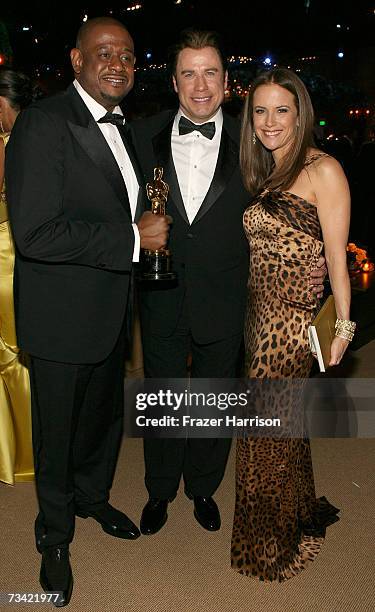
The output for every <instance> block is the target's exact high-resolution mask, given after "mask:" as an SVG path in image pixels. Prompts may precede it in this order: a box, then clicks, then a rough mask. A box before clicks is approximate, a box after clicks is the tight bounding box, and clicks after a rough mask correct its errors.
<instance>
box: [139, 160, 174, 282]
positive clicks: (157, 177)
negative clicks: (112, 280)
mask: <svg viewBox="0 0 375 612" xmlns="http://www.w3.org/2000/svg"><path fill="white" fill-rule="evenodd" d="M162 177H163V168H161V167H159V166H158V167H156V168H154V180H153V181H151V182H150V183H147V184H146V192H147V197H148V199H149V200H150V202H151V212H152V214H153V215H165V205H166V202H167V199H168V192H169V185H168V184H167V183H166V182H165V181H163V179H162ZM175 278H176V274H175V272H173V271H172V269H171V253H170V251H169V250H168V249H166V248H164V247H163V248H161V249H157V250H156V251H152V250H151V249H142V251H141V271H140V274H139V279H140V280H142V281H146V280H152V281H157V280H164V281H165V280H175Z"/></svg>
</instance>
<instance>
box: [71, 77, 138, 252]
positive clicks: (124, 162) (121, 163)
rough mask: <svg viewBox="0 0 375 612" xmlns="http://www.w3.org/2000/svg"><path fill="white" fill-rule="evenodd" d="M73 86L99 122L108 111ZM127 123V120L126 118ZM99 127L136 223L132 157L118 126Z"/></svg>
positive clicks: (136, 229)
mask: <svg viewBox="0 0 375 612" xmlns="http://www.w3.org/2000/svg"><path fill="white" fill-rule="evenodd" d="M73 85H74V87H75V88H76V90H77V92H78V93H79V95H80V96H81V98H82V100H83V102H84V103H85V105H86V106H87V108H88V109H89V111H90V113H91V114H92V116H93V117H94V119H95V121H98V120H99V119H101V118H102V117H104V115H105V114H106V113H107V109H106V108H104V106H102V105H101V104H99V103H98V102H97V101H96V100H94V98H92V97H91V96H90V95H89V94H88V93H87V91H86V90H85V89H83V87H82V85H80V83H78V81H76V80H75V81H73ZM113 112H114V113H118V114H119V115H122V114H123V113H122V110H121V108H120V107H119V106H116V107H115V108H114V109H113ZM124 123H125V118H124ZM98 127H99V129H100V131H101V133H102V134H103V136H104V138H105V139H106V141H107V144H108V146H109V148H110V149H111V151H112V153H113V156H114V158H115V160H116V162H117V165H118V167H119V169H120V172H121V174H122V178H123V179H124V183H125V185H126V189H127V192H128V197H129V204H130V211H131V215H132V220H133V221H134V217H135V211H136V208H137V199H138V192H139V185H138V181H137V177H136V174H135V172H134V168H133V165H132V163H131V161H130V157H129V155H128V152H127V150H126V148H125V145H124V143H123V141H122V138H121V136H120V134H119V131H118V129H117V126H116V125H113V124H112V123H98ZM133 231H134V238H135V241H134V250H133V261H134V262H138V261H139V249H140V237H139V231H138V227H137V226H136V224H135V223H133Z"/></svg>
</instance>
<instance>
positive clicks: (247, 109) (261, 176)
mask: <svg viewBox="0 0 375 612" xmlns="http://www.w3.org/2000/svg"><path fill="white" fill-rule="evenodd" d="M270 84H276V85H280V87H284V89H287V90H288V91H290V93H291V94H292V95H293V97H294V101H295V104H296V107H297V112H298V123H299V125H298V128H297V129H296V136H295V139H294V140H293V142H292V144H291V146H290V148H289V150H288V152H287V155H286V156H285V158H284V159H283V162H282V164H281V165H280V166H279V167H278V168H276V166H275V164H274V160H273V156H272V153H271V151H269V150H268V149H266V148H265V147H264V146H263V145H262V143H261V142H260V141H259V139H258V138H256V142H255V144H254V142H253V134H254V124H253V100H254V93H255V91H256V90H257V88H258V87H260V86H261V85H270ZM313 128H314V110H313V107H312V103H311V99H310V96H309V94H308V91H307V89H306V87H305V85H304V83H303V82H302V81H301V79H300V78H299V77H298V76H297V75H296V74H295V73H294V72H293V71H292V70H287V69H286V68H275V69H274V70H269V71H267V72H263V73H262V74H260V75H259V76H257V77H256V79H255V80H254V81H253V83H252V84H251V87H250V90H249V94H248V96H247V99H246V102H245V105H244V109H243V114H242V127H241V144H240V164H241V171H242V176H243V181H244V184H245V186H246V188H247V189H248V191H249V192H250V193H251V194H252V195H255V194H257V193H259V191H260V190H261V189H262V188H265V187H268V188H270V189H283V190H287V189H289V187H291V185H293V183H294V182H295V181H296V179H297V177H298V175H299V174H300V173H301V172H302V169H303V167H304V164H305V161H306V155H307V150H308V148H309V147H312V146H314V137H313Z"/></svg>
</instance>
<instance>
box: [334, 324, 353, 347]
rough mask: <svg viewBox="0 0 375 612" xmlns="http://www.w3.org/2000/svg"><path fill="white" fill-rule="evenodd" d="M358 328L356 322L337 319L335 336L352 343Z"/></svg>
mask: <svg viewBox="0 0 375 612" xmlns="http://www.w3.org/2000/svg"><path fill="white" fill-rule="evenodd" d="M356 327H357V325H356V323H354V321H348V320H347V319H336V323H335V336H338V337H339V338H343V339H344V340H348V341H349V342H351V341H352V340H353V337H354V332H355V328H356Z"/></svg>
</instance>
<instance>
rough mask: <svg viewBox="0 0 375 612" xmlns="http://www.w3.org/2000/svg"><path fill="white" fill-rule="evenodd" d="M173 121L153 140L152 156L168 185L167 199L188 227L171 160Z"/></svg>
mask: <svg viewBox="0 0 375 612" xmlns="http://www.w3.org/2000/svg"><path fill="white" fill-rule="evenodd" d="M173 120H174V118H172V120H171V121H170V122H169V123H168V124H167V125H166V126H165V127H164V128H163V129H162V131H161V132H159V134H157V135H156V136H155V137H154V138H153V141H152V144H153V147H154V155H155V159H156V160H157V164H158V166H161V167H162V168H163V170H164V173H163V179H164V180H165V182H166V183H168V185H169V197H170V198H171V199H172V200H173V202H174V204H175V206H176V208H177V210H178V211H179V213H180V215H181V216H182V218H183V219H184V221H185V222H186V223H187V224H188V225H189V220H188V218H187V215H186V210H185V206H184V203H183V200H182V196H181V191H180V186H179V184H178V179H177V174H176V169H175V166H174V163H173V158H172V145H171V136H172V126H173ZM152 178H153V177H150V178H149V177H147V180H151V179H152ZM167 212H168V202H167Z"/></svg>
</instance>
